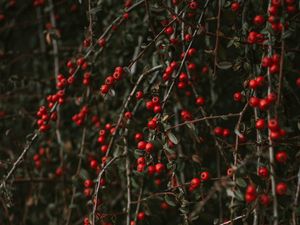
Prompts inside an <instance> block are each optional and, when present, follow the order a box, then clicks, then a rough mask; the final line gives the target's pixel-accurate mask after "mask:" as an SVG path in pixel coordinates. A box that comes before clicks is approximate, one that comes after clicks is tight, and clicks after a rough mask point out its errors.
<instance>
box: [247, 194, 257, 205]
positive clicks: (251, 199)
mask: <svg viewBox="0 0 300 225" xmlns="http://www.w3.org/2000/svg"><path fill="white" fill-rule="evenodd" d="M255 199H256V195H252V194H248V193H246V194H245V201H246V203H251V202H253V201H254V200H255Z"/></svg>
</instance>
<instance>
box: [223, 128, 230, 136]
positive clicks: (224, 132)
mask: <svg viewBox="0 0 300 225" xmlns="http://www.w3.org/2000/svg"><path fill="white" fill-rule="evenodd" d="M222 135H223V137H229V136H230V130H229V129H227V128H226V129H224V130H223V134H222Z"/></svg>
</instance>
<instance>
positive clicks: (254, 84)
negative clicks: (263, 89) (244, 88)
mask: <svg viewBox="0 0 300 225" xmlns="http://www.w3.org/2000/svg"><path fill="white" fill-rule="evenodd" d="M257 87H258V83H257V80H250V81H249V88H251V89H256V88H257Z"/></svg>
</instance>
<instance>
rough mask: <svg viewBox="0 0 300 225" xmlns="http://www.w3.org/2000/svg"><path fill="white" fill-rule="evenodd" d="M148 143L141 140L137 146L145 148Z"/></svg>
mask: <svg viewBox="0 0 300 225" xmlns="http://www.w3.org/2000/svg"><path fill="white" fill-rule="evenodd" d="M146 144H147V142H145V141H140V142H139V143H138V145H137V148H138V149H139V150H144V149H145V148H146Z"/></svg>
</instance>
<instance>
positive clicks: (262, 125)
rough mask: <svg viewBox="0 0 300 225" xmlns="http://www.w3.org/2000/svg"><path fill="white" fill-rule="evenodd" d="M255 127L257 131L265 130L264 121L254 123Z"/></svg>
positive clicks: (259, 120)
mask: <svg viewBox="0 0 300 225" xmlns="http://www.w3.org/2000/svg"><path fill="white" fill-rule="evenodd" d="M255 127H256V129H258V130H262V129H264V128H265V120H264V119H258V120H257V121H256V123H255Z"/></svg>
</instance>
